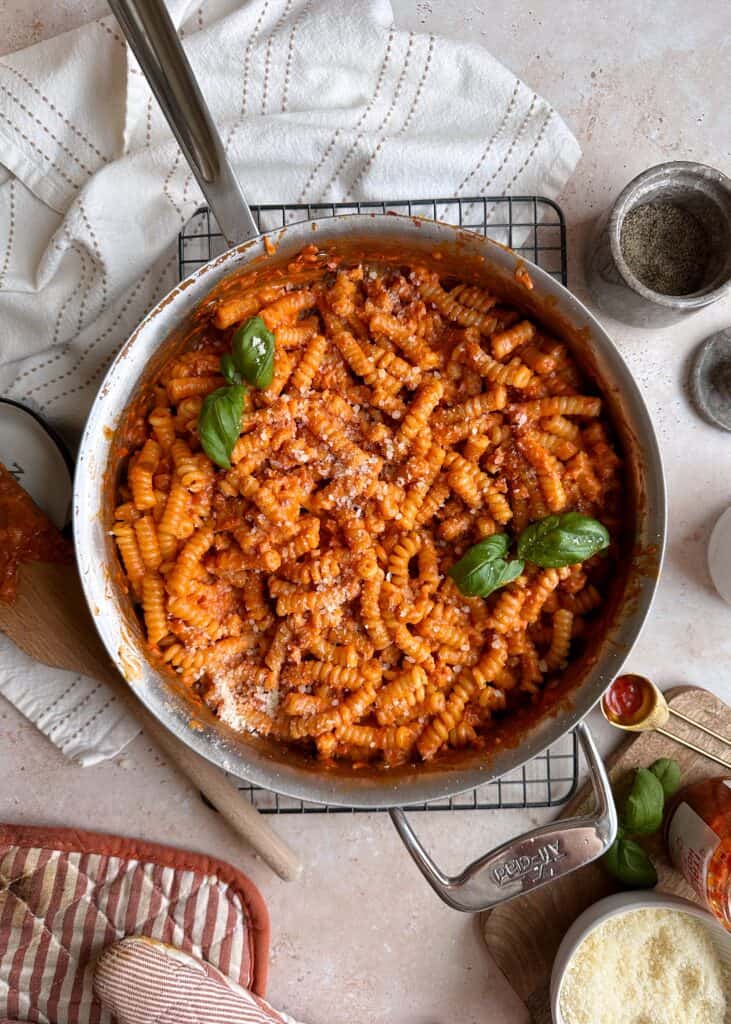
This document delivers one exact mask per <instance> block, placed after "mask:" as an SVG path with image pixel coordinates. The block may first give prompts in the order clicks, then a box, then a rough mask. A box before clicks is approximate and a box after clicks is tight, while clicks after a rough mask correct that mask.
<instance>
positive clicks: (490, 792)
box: [178, 196, 578, 814]
mask: <svg viewBox="0 0 731 1024" xmlns="http://www.w3.org/2000/svg"><path fill="white" fill-rule="evenodd" d="M390 211H392V212H394V213H402V214H407V215H408V216H414V217H424V218H427V219H431V220H441V221H446V222H447V223H448V224H456V225H459V226H460V227H462V228H465V229H467V230H470V231H476V232H477V233H478V234H481V235H484V236H486V237H490V238H492V239H493V240H494V241H496V242H500V243H501V244H503V245H507V246H509V247H510V248H511V249H513V250H514V251H515V252H516V253H518V255H520V256H523V257H525V258H526V259H528V260H531V261H532V262H533V263H536V264H537V265H538V266H539V267H542V268H543V269H544V270H546V271H548V273H549V274H551V275H552V276H553V277H555V278H556V279H557V280H558V281H561V282H562V283H563V284H566V225H565V222H564V218H563V214H562V212H561V210H560V208H559V207H558V206H557V205H556V204H555V203H554V202H552V201H551V200H550V199H544V198H543V197H541V196H498V197H497V198H490V197H479V198H468V199H401V200H395V201H393V202H367V203H314V204H296V205H292V206H287V205H282V204H276V203H272V204H267V205H264V206H252V207H251V212H252V214H253V216H254V220H255V221H256V222H257V224H258V225H259V227H260V229H261V230H262V231H271V230H274V229H276V228H281V227H285V226H286V225H289V224H296V223H297V222H298V221H302V220H313V219H316V218H319V217H334V216H337V215H339V214H344V213H387V212H390ZM226 248H227V244H226V240H225V239H224V237H223V235H222V234H221V231H220V230H219V228H218V225H217V224H216V222H215V220H214V218H213V216H212V215H211V212H210V210H209V209H208V208H207V207H202V208H201V209H200V210H197V211H196V213H195V214H194V215H193V217H192V218H191V220H190V221H189V222H188V224H187V225H186V226H185V228H183V230H182V232H181V233H180V236H179V239H178V254H179V269H180V277H181V279H182V278H184V277H187V276H188V275H189V274H192V273H193V271H194V270H196V269H197V268H198V267H200V266H202V265H203V264H204V263H207V262H208V260H210V259H213V258H214V257H215V256H218V255H220V254H221V253H222V252H224V251H225V250H226ZM577 782H578V748H577V741H576V735H575V733H573V732H572V733H570V734H568V735H567V736H563V737H562V738H561V739H560V740H558V741H557V742H556V743H554V744H553V745H552V746H551V747H549V749H548V750H546V751H544V752H543V753H542V754H539V755H538V756H537V757H534V758H533V760H532V761H529V762H528V764H526V765H523V767H522V768H516V769H515V770H514V771H512V772H509V773H508V774H507V775H504V776H503V777H502V778H501V779H496V780H495V781H494V782H487V783H485V784H484V785H482V786H478V787H477V788H476V789H473V790H470V791H469V792H467V793H462V794H460V795H459V796H454V797H448V798H445V799H443V800H434V801H430V802H429V803H425V804H419V805H416V806H414V807H411V808H409V810H411V811H479V810H497V809H500V808H502V809H508V808H512V809H519V808H539V807H557V806H558V805H560V804H563V803H565V802H566V801H567V800H568V799H569V798H570V797H571V796H572V795H573V793H574V792H575V790H576V786H577ZM238 787H239V790H240V791H241V792H242V793H246V794H247V795H248V797H249V799H250V800H251V802H252V804H254V806H255V807H257V808H258V810H259V811H261V812H262V813H264V814H338V813H340V814H342V813H347V814H353V813H358V811H359V809H358V808H350V807H323V806H322V805H320V804H311V803H307V802H306V801H303V800H295V799H293V798H292V797H287V796H282V795H280V794H279V793H272V792H271V791H270V790H267V789H261V788H259V787H258V786H253V785H252V784H251V783H238Z"/></svg>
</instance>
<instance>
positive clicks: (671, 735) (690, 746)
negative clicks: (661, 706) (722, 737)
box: [655, 728, 731, 768]
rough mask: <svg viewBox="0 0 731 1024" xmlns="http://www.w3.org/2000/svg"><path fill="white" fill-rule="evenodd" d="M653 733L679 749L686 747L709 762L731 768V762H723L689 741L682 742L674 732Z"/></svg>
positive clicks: (660, 731) (659, 731)
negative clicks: (674, 744)
mask: <svg viewBox="0 0 731 1024" xmlns="http://www.w3.org/2000/svg"><path fill="white" fill-rule="evenodd" d="M655 732H657V733H659V734H660V735H661V736H665V737H666V738H667V739H669V740H673V741H674V742H675V743H679V744H680V746H681V747H687V748H688V750H693V751H695V753H696V754H702V755H703V757H707V758H708V759H709V760H710V761H715V762H716V764H720V765H722V766H723V767H724V768H731V761H724V759H723V758H722V757H718V756H717V755H716V754H711V753H709V752H708V751H707V750H704V749H703V747H698V746H696V744H695V743H691V742H690V740H684V739H682V738H681V737H680V736H677V735H676V734H675V733H674V732H668V731H667V730H666V729H657V728H656V729H655Z"/></svg>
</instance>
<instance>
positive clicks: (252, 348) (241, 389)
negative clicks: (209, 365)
mask: <svg viewBox="0 0 731 1024" xmlns="http://www.w3.org/2000/svg"><path fill="white" fill-rule="evenodd" d="M232 348H233V351H231V352H224V354H223V355H222V356H221V373H222V374H223V376H224V377H225V378H226V380H227V381H228V386H227V387H222V388H218V389H217V390H216V391H213V392H212V393H211V394H210V395H207V396H206V398H205V399H204V401H203V405H202V406H201V411H200V414H199V416H198V436H199V437H200V439H201V445H202V446H203V451H204V452H205V453H206V455H207V456H208V458H209V459H212V460H213V461H214V462H215V463H216V465H217V466H220V467H221V469H231V452H232V451H233V447H234V445H235V444H236V441H237V439H238V436H239V434H240V432H241V417H242V416H243V414H244V405H245V403H246V383H244V382H247V383H249V384H251V385H253V387H255V388H268V387H269V385H270V384H271V382H272V378H273V376H274V348H275V338H274V335H273V334H272V332H271V331H269V330H267V327H266V324H265V323H264V321H263V320H262V319H261V317H258V316H254V317H252V318H251V320H248V321H247V322H246V323H245V324H244V325H243V326H242V327H239V329H238V330H237V331H236V333H235V334H234V336H233V342H232Z"/></svg>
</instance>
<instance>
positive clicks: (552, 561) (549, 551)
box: [518, 512, 609, 569]
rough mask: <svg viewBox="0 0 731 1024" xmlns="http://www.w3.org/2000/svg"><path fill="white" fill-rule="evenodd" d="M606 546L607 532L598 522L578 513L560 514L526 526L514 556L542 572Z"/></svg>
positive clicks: (572, 562)
mask: <svg viewBox="0 0 731 1024" xmlns="http://www.w3.org/2000/svg"><path fill="white" fill-rule="evenodd" d="M608 546H609V533H608V531H607V529H606V527H604V526H602V524H601V523H600V522H597V520H596V519H592V518H591V517H590V516H585V515H582V514H581V513H580V512H563V513H561V515H552V516H546V518H545V519H539V520H538V522H536V523H531V525H530V526H527V527H526V528H525V530H523V532H522V533H521V534H520V537H519V538H518V557H519V558H523V559H525V561H526V562H533V564H534V565H540V566H541V567H542V568H543V569H560V568H561V567H562V566H564V565H576V563H577V562H583V561H584V560H585V559H587V558H591V556H592V555H595V554H596V553H597V551H603V550H604V548H606V547H608Z"/></svg>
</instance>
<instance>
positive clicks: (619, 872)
mask: <svg viewBox="0 0 731 1024" xmlns="http://www.w3.org/2000/svg"><path fill="white" fill-rule="evenodd" d="M602 864H603V865H604V867H605V868H606V870H607V871H608V872H609V874H610V875H612V877H613V878H617V879H618V880H619V881H620V882H623V883H624V885H627V886H629V887H630V888H632V889H649V888H650V887H651V886H653V885H656V884H657V871H656V870H655V866H654V864H653V863H652V861H651V860H650V858H649V857H648V856H647V854H646V853H645V851H644V850H643V849H642V847H641V846H640V845H639V843H635V842H634V841H633V840H632V839H625V838H624V837H618V838H617V839H615V840H614V842H613V843H612V845H611V846H610V847H609V849H608V850H607V852H606V853H605V854H604V856H603V857H602Z"/></svg>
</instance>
